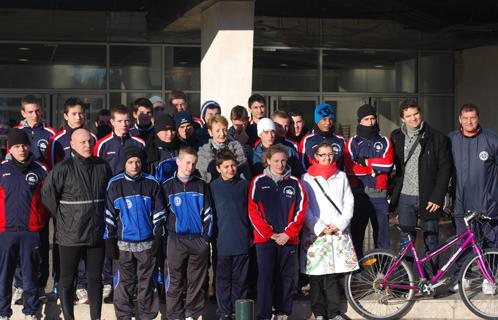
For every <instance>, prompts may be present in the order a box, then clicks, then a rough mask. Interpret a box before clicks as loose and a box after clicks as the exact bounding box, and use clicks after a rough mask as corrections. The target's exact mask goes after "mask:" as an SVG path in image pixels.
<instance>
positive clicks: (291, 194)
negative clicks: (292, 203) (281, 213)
mask: <svg viewBox="0 0 498 320" xmlns="http://www.w3.org/2000/svg"><path fill="white" fill-rule="evenodd" d="M284 194H285V196H286V197H287V198H292V197H294V195H295V194H296V189H294V187H291V186H287V187H285V188H284Z"/></svg>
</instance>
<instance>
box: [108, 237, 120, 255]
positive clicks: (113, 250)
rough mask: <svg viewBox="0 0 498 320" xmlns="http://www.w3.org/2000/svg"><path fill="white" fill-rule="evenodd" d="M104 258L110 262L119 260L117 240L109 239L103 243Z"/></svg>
mask: <svg viewBox="0 0 498 320" xmlns="http://www.w3.org/2000/svg"><path fill="white" fill-rule="evenodd" d="M105 256H106V257H108V258H109V259H112V260H117V259H119V248H118V239H117V238H109V239H107V240H106V241H105Z"/></svg>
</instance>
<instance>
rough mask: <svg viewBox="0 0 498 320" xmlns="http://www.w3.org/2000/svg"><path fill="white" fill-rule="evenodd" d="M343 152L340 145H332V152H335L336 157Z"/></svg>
mask: <svg viewBox="0 0 498 320" xmlns="http://www.w3.org/2000/svg"><path fill="white" fill-rule="evenodd" d="M341 150H342V148H341V146H340V145H338V144H337V143H332V152H333V153H334V154H336V155H337V154H340V153H341Z"/></svg>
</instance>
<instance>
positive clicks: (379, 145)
mask: <svg viewBox="0 0 498 320" xmlns="http://www.w3.org/2000/svg"><path fill="white" fill-rule="evenodd" d="M383 147H384V146H383V145H382V142H379V141H377V142H376V143H374V149H375V151H377V152H380V151H381V150H382V148H383Z"/></svg>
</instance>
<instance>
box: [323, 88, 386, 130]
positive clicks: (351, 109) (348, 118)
mask: <svg viewBox="0 0 498 320" xmlns="http://www.w3.org/2000/svg"><path fill="white" fill-rule="evenodd" d="M324 101H325V103H328V104H330V105H332V107H333V108H334V110H335V112H336V125H335V131H336V133H338V134H340V135H342V136H344V138H349V137H351V136H354V135H355V134H356V125H357V124H358V119H357V116H356V111H357V110H358V108H359V107H360V106H361V105H363V104H365V103H370V104H371V105H373V106H376V101H375V98H372V97H368V96H358V97H334V96H328V97H324Z"/></svg>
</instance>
